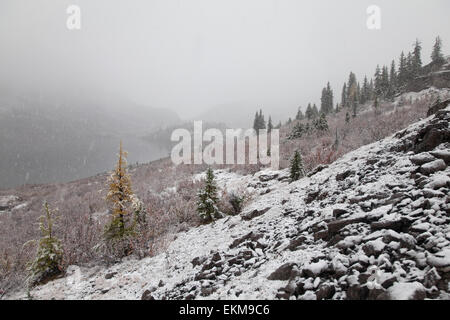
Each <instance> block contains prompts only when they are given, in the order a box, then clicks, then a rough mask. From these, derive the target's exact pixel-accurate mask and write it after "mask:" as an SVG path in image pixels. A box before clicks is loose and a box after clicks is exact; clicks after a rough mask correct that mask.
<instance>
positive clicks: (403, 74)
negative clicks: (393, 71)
mask: <svg viewBox="0 0 450 320" xmlns="http://www.w3.org/2000/svg"><path fill="white" fill-rule="evenodd" d="M399 61H400V62H399V67H398V77H397V84H398V85H397V88H398V90H399V92H402V91H403V88H404V86H405V85H406V82H407V77H408V75H407V73H408V70H407V61H406V57H405V54H404V53H403V51H402V53H401V54H400V60H399Z"/></svg>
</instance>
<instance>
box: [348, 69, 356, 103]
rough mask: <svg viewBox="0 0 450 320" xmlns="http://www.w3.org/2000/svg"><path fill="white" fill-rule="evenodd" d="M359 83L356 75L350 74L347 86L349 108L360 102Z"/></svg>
mask: <svg viewBox="0 0 450 320" xmlns="http://www.w3.org/2000/svg"><path fill="white" fill-rule="evenodd" d="M358 99H359V97H358V83H357V81H356V75H355V74H354V73H353V72H350V75H349V77H348V84H347V106H348V107H350V106H351V105H352V104H353V102H355V101H359V100H358Z"/></svg>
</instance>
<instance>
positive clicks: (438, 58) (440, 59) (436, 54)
mask: <svg viewBox="0 0 450 320" xmlns="http://www.w3.org/2000/svg"><path fill="white" fill-rule="evenodd" d="M431 61H432V62H433V63H436V64H442V63H444V62H445V59H444V56H443V54H442V40H441V38H440V37H439V36H438V37H436V41H435V42H434V46H433V52H432V53H431Z"/></svg>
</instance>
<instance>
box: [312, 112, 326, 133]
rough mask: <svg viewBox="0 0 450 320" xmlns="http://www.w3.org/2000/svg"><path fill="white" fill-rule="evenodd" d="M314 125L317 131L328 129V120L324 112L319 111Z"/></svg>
mask: <svg viewBox="0 0 450 320" xmlns="http://www.w3.org/2000/svg"><path fill="white" fill-rule="evenodd" d="M315 127H316V129H317V130H318V131H328V121H327V117H326V115H325V113H323V112H321V113H320V117H319V119H318V120H317V121H316V123H315Z"/></svg>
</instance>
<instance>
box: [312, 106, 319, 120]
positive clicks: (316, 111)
mask: <svg viewBox="0 0 450 320" xmlns="http://www.w3.org/2000/svg"><path fill="white" fill-rule="evenodd" d="M312 114H313V119H315V118H317V117H318V116H319V110H318V109H317V106H316V104H315V103H314V105H313V107H312Z"/></svg>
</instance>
